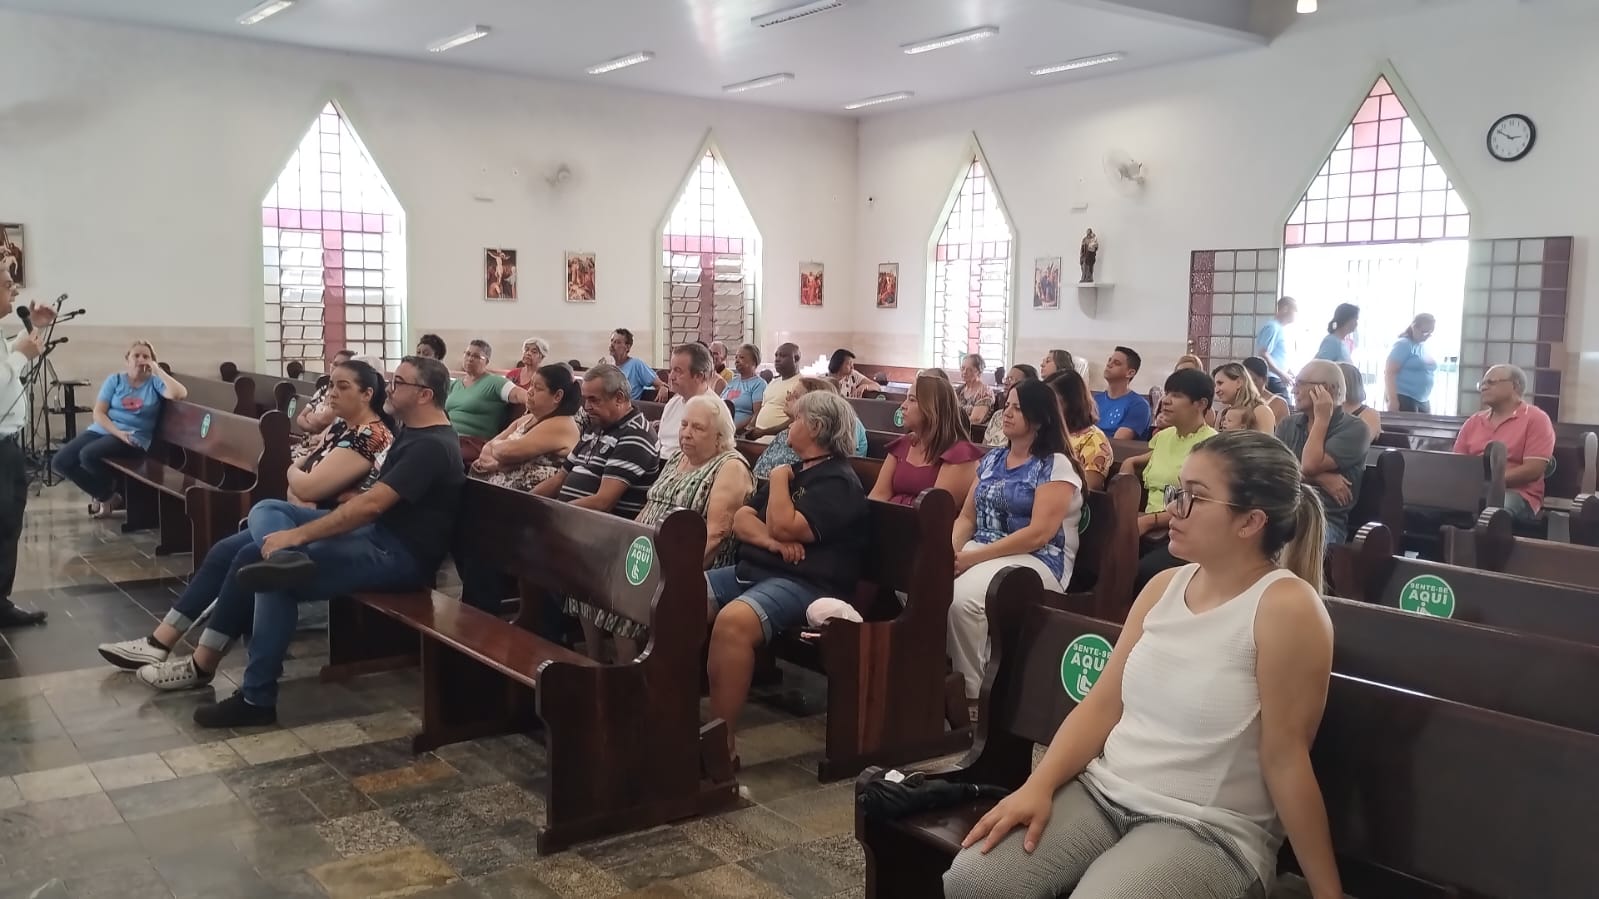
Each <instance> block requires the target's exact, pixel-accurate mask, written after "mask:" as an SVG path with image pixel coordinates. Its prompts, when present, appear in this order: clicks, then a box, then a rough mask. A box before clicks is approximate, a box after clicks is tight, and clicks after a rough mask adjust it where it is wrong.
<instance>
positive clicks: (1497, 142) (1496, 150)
mask: <svg viewBox="0 0 1599 899" xmlns="http://www.w3.org/2000/svg"><path fill="white" fill-rule="evenodd" d="M1537 142H1538V126H1536V125H1534V124H1533V123H1532V119H1530V118H1528V117H1527V116H1524V115H1522V114H1520V113H1511V114H1510V115H1507V116H1502V117H1500V119H1499V121H1497V122H1494V123H1493V125H1492V126H1491V127H1489V129H1488V152H1489V153H1491V154H1493V158H1495V159H1497V160H1499V161H1500V162H1515V161H1516V160H1518V159H1521V158H1522V157H1524V156H1526V155H1527V154H1528V153H1531V152H1532V147H1533V144H1536V143H1537Z"/></svg>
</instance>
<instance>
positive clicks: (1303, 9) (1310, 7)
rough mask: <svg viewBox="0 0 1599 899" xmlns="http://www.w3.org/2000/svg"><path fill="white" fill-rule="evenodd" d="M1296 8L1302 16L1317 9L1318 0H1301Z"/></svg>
mask: <svg viewBox="0 0 1599 899" xmlns="http://www.w3.org/2000/svg"><path fill="white" fill-rule="evenodd" d="M1295 10H1296V11H1297V12H1298V13H1299V14H1300V15H1302V16H1304V15H1309V14H1310V13H1313V12H1315V11H1316V0H1299V5H1298V6H1296V7H1295Z"/></svg>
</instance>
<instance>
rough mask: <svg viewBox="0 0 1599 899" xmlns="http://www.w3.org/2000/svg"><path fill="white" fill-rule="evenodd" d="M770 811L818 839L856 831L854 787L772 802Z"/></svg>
mask: <svg viewBox="0 0 1599 899" xmlns="http://www.w3.org/2000/svg"><path fill="white" fill-rule="evenodd" d="M766 807H767V808H769V809H771V810H772V811H774V812H776V813H777V814H779V815H782V816H783V817H785V818H787V819H788V820H790V821H793V822H794V823H796V824H798V825H800V826H801V827H803V828H805V829H806V830H807V831H810V832H811V833H812V834H813V835H815V836H818V837H827V836H833V835H834V834H840V833H852V832H853V831H854V830H855V785H854V784H853V783H841V784H833V785H832V786H828V787H823V788H822V789H820V790H814V791H812V792H809V793H799V794H797V795H794V796H790V797H788V798H786V799H779V800H777V801H776V802H770V803H767V805H766Z"/></svg>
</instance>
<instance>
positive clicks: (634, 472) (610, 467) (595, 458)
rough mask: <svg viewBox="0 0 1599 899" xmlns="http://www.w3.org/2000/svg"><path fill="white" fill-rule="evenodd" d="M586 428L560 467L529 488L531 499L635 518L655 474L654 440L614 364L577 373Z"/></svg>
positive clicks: (657, 469)
mask: <svg viewBox="0 0 1599 899" xmlns="http://www.w3.org/2000/svg"><path fill="white" fill-rule="evenodd" d="M583 411H585V412H587V413H588V424H587V425H585V426H584V428H583V435H582V436H581V437H580V438H578V442H577V446H576V448H574V449H573V450H572V454H571V455H569V456H567V457H566V464H565V466H564V467H563V468H562V469H561V470H560V471H559V472H557V473H556V474H555V476H554V477H552V478H549V479H547V480H545V481H544V482H543V483H541V484H539V485H538V486H537V487H534V488H533V495H535V496H547V497H550V498H552V499H560V500H561V501H562V502H567V503H571V504H572V505H574V506H581V507H583V508H585V509H594V510H596V511H599V512H610V513H611V514H613V515H619V516H621V517H622V518H628V519H631V518H636V517H638V513H639V510H640V509H643V508H644V501H645V500H646V499H647V498H648V497H649V490H650V485H651V484H654V483H655V476H656V475H657V474H658V473H659V472H660V470H661V458H660V456H659V455H658V454H657V453H656V449H655V435H653V434H651V433H650V426H649V422H647V421H646V420H645V419H644V413H642V412H640V411H639V410H638V409H637V408H636V407H634V405H633V399H632V386H631V385H630V384H629V382H628V378H627V376H626V375H625V374H623V373H622V370H621V369H619V368H617V367H616V366H614V365H596V366H594V367H593V368H591V369H589V370H587V371H585V372H583Z"/></svg>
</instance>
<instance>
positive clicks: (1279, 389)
mask: <svg viewBox="0 0 1599 899" xmlns="http://www.w3.org/2000/svg"><path fill="white" fill-rule="evenodd" d="M1298 311H1299V304H1297V303H1295V302H1294V298H1293V297H1283V298H1282V299H1280V300H1278V301H1277V315H1276V317H1275V318H1272V319H1271V320H1270V321H1267V322H1266V323H1265V324H1264V325H1261V326H1260V331H1259V332H1257V333H1256V334H1255V355H1257V356H1259V357H1260V358H1262V359H1264V360H1266V368H1267V369H1269V370H1270V372H1271V373H1270V374H1268V375H1267V376H1266V389H1267V390H1270V391H1271V392H1272V393H1275V394H1277V395H1278V396H1281V397H1283V398H1285V399H1286V398H1287V396H1288V384H1289V382H1291V381H1293V376H1292V375H1290V374H1289V373H1288V326H1289V325H1291V324H1293V323H1294V313H1296V312H1298Z"/></svg>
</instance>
